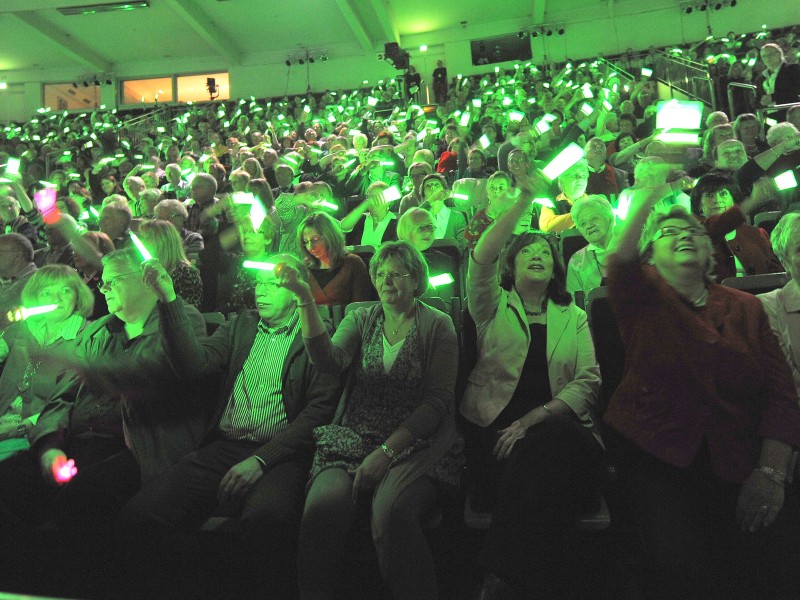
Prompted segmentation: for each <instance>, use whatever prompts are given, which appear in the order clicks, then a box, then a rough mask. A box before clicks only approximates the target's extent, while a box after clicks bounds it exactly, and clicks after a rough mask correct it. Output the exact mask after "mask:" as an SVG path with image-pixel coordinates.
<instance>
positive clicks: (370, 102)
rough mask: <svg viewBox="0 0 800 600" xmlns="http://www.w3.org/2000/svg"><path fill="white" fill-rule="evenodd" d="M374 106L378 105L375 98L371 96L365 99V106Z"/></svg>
mask: <svg viewBox="0 0 800 600" xmlns="http://www.w3.org/2000/svg"><path fill="white" fill-rule="evenodd" d="M376 104H378V99H377V98H373V97H372V96H370V97H369V98H367V106H375V105H376Z"/></svg>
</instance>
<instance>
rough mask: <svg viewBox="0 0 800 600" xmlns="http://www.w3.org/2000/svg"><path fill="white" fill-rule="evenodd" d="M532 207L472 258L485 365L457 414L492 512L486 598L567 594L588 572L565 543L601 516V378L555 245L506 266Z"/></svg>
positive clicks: (539, 246) (518, 248)
mask: <svg viewBox="0 0 800 600" xmlns="http://www.w3.org/2000/svg"><path fill="white" fill-rule="evenodd" d="M533 197H534V194H532V193H531V192H530V190H523V192H522V194H521V195H520V196H519V199H518V200H517V201H516V202H515V204H514V205H513V206H512V208H510V209H509V210H508V211H507V212H506V213H504V214H503V215H502V216H501V217H500V218H498V219H497V221H495V222H494V223H493V224H492V225H491V226H490V227H489V229H487V230H486V232H485V233H484V235H483V236H482V237H481V239H480V241H479V242H478V244H477V246H476V247H475V250H474V252H473V254H472V256H471V259H470V263H469V275H468V280H467V290H468V305H469V310H470V313H471V315H472V318H473V319H474V321H475V325H476V328H477V333H478V362H477V364H476V365H475V368H474V369H473V370H472V373H471V374H470V376H469V381H468V383H467V388H466V391H465V393H464V398H463V400H462V403H461V406H460V410H461V414H462V415H463V416H464V417H465V418H466V419H467V421H468V424H467V458H468V461H469V469H470V470H469V473H470V480H471V491H470V499H471V501H472V505H473V508H477V509H479V510H492V511H493V520H492V524H491V526H490V529H489V532H488V535H487V537H486V542H485V545H484V548H483V552H482V555H481V562H482V565H483V566H484V568H485V569H486V572H487V575H486V578H485V581H484V590H483V592H485V593H486V594H488V593H490V590H491V588H496V587H498V586H500V585H509V586H511V587H512V588H514V589H515V590H516V591H517V592H518V593H519V594H520V595H521V596H522V597H528V596H529V595H532V594H535V595H536V596H537V597H539V596H540V595H543V597H546V596H547V593H548V592H550V593H556V594H561V593H564V592H566V591H567V590H566V589H565V588H564V586H568V585H570V584H571V583H573V582H575V581H576V577H575V575H576V574H577V573H579V572H580V569H578V568H576V565H575V563H574V560H570V558H571V557H570V555H569V553H568V552H567V549H566V548H564V544H563V543H559V540H561V539H562V536H561V534H562V533H563V531H564V529H565V527H567V528H569V527H571V524H572V522H573V520H574V518H575V517H576V516H577V515H578V514H580V513H581V512H585V511H586V510H590V509H592V508H594V507H595V505H596V502H597V488H596V485H595V481H596V479H595V477H594V475H595V473H597V472H599V469H598V466H599V463H600V460H601V458H602V453H603V446H602V441H601V439H600V435H599V433H598V432H597V428H596V426H595V422H594V417H593V415H592V406H593V404H594V403H595V401H596V399H597V396H598V392H599V389H600V371H599V367H598V366H597V362H596V360H595V355H594V346H593V343H592V338H591V335H590V333H589V328H588V325H587V321H586V314H585V313H584V312H583V311H582V310H580V309H579V308H577V307H576V306H575V304H574V303H573V302H572V298H571V296H570V295H569V293H567V291H566V287H565V279H566V275H565V272H564V266H563V264H562V263H561V260H560V258H559V256H558V253H557V250H556V247H555V243H554V241H553V240H552V239H551V238H550V237H549V236H547V235H545V234H542V233H541V232H528V233H524V234H522V235H520V236H517V237H516V238H515V239H514V240H513V241H512V242H511V243H510V244H509V245H508V248H507V249H506V251H505V252H504V254H503V257H502V258H498V255H499V253H500V250H501V248H502V247H503V246H504V244H505V243H506V241H507V240H508V238H509V237H511V234H512V232H513V229H514V225H515V224H516V222H517V221H518V220H519V217H520V216H521V214H522V213H523V212H524V211H525V210H526V209H527V208H528V207H529V205H530V203H531V201H532V199H533ZM498 270H501V273H500V281H499V283H498ZM531 565H535V568H533V569H532V568H531ZM483 597H489V596H486V595H485V596H483Z"/></svg>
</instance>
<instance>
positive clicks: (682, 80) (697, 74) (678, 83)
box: [654, 51, 716, 110]
mask: <svg viewBox="0 0 800 600" xmlns="http://www.w3.org/2000/svg"><path fill="white" fill-rule="evenodd" d="M657 55H658V56H659V59H660V60H658V61H657V62H656V64H655V65H654V69H655V71H656V73H655V75H656V77H657V78H658V79H660V80H661V81H663V82H664V83H665V84H667V85H668V86H669V87H670V90H679V91H681V92H683V93H684V94H686V95H688V96H691V97H693V98H695V99H697V100H699V101H701V102H703V103H704V104H707V105H709V106H711V107H712V110H715V105H716V94H715V93H714V80H713V79H711V77H709V75H708V69H707V67H706V65H704V64H702V63H698V62H694V61H692V60H688V59H685V58H680V57H675V56H671V55H669V54H666V53H664V52H660V51H659V52H657ZM670 67H672V68H670ZM692 71H694V72H692ZM659 72H660V73H659ZM697 81H702V82H703V83H704V85H705V86H706V87H707V91H708V97H706V98H704V97H703V96H701V94H699V93H698V89H697V85H696V82H697Z"/></svg>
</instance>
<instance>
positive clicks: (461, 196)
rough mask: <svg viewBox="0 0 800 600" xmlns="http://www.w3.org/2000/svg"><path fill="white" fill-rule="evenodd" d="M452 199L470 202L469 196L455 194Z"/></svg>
mask: <svg viewBox="0 0 800 600" xmlns="http://www.w3.org/2000/svg"><path fill="white" fill-rule="evenodd" d="M452 197H453V198H455V199H456V200H469V196H468V195H467V194H458V193H453V194H452Z"/></svg>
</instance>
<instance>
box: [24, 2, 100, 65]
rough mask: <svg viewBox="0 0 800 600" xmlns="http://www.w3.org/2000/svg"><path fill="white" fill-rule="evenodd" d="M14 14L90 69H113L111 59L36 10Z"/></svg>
mask: <svg viewBox="0 0 800 600" xmlns="http://www.w3.org/2000/svg"><path fill="white" fill-rule="evenodd" d="M12 14H13V15H14V16H15V17H16V18H17V19H19V20H20V21H22V22H23V23H25V24H26V25H30V26H31V27H33V28H34V29H35V30H36V31H38V32H39V33H40V34H41V35H43V36H45V37H46V38H48V39H49V40H51V41H53V42H55V43H56V44H58V45H59V46H60V47H61V49H62V50H63V51H64V52H65V53H66V54H68V55H69V56H70V57H72V58H73V59H75V60H76V61H78V62H80V63H82V64H84V65H86V66H87V67H89V68H90V69H92V70H94V71H103V72H104V73H108V72H110V71H112V70H113V67H114V65H113V64H112V63H111V61H109V60H108V59H106V58H105V57H103V56H101V55H99V54H98V53H97V52H95V51H94V50H92V49H91V48H89V47H88V46H86V45H85V44H84V43H83V42H81V41H80V40H78V39H76V38H74V37H72V36H71V35H70V34H68V33H67V32H66V31H62V30H61V29H59V28H58V27H56V26H55V25H53V24H52V23H51V22H50V21H48V20H46V19H44V18H43V17H41V16H40V15H38V14H36V13H35V12H32V11H27V10H24V11H20V12H16V13H12Z"/></svg>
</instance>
